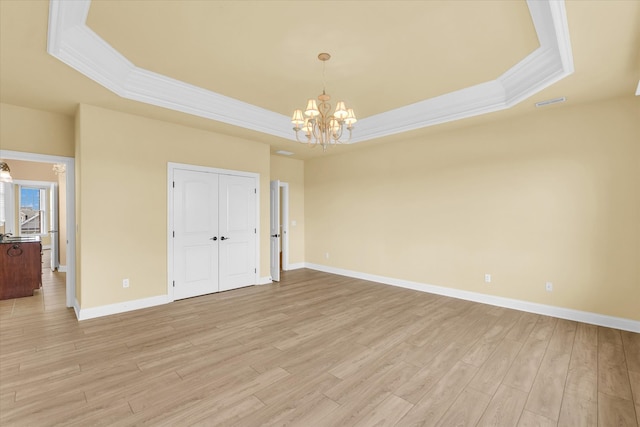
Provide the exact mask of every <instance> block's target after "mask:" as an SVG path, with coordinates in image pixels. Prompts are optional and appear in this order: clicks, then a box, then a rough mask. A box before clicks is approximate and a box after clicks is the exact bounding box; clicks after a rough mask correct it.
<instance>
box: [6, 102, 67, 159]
mask: <svg viewBox="0 0 640 427" xmlns="http://www.w3.org/2000/svg"><path fill="white" fill-rule="evenodd" d="M0 124H1V125H0V149H3V150H11V151H22V152H25V153H38V154H49V155H52V156H66V157H73V153H74V146H73V145H74V128H73V118H72V117H68V116H65V115H62V114H56V113H50V112H47V111H40V110H34V109H31V108H24V107H18V106H15V105H10V104H3V103H0Z"/></svg>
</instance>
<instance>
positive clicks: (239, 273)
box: [219, 175, 257, 291]
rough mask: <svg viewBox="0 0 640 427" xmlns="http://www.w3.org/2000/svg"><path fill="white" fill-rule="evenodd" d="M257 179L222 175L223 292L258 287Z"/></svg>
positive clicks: (221, 262) (221, 245)
mask: <svg viewBox="0 0 640 427" xmlns="http://www.w3.org/2000/svg"><path fill="white" fill-rule="evenodd" d="M256 200H257V194H256V180H255V178H252V177H245V176H233V175H220V193H219V201H220V206H219V209H220V210H219V213H220V222H219V225H220V228H219V232H220V290H221V291H225V290H228V289H235V288H240V287H243V286H249V285H253V284H255V277H256V270H255V269H256V261H255V260H256V208H257V203H256Z"/></svg>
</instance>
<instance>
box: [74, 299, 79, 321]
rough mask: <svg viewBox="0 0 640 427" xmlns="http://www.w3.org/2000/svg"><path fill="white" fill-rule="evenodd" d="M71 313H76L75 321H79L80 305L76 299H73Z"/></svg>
mask: <svg viewBox="0 0 640 427" xmlns="http://www.w3.org/2000/svg"><path fill="white" fill-rule="evenodd" d="M73 311H75V313H76V319H78V320H80V303H79V302H78V298H74V299H73Z"/></svg>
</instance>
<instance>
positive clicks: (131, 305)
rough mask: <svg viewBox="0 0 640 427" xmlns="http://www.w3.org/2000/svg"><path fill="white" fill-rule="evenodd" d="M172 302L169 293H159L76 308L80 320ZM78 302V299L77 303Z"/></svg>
mask: <svg viewBox="0 0 640 427" xmlns="http://www.w3.org/2000/svg"><path fill="white" fill-rule="evenodd" d="M169 302H171V300H170V299H169V297H168V295H158V296H156V297H150V298H143V299H138V300H133V301H125V302H121V303H117V304H109V305H102V306H99V307H91V308H80V310H79V311H78V309H76V316H77V317H78V320H87V319H94V318H96V317H103V316H109V315H111V314H118V313H124V312H127V311H133V310H139V309H141V308H149V307H155V306H157V305H162V304H167V303H169ZM77 304H78V302H77V301H76V305H77Z"/></svg>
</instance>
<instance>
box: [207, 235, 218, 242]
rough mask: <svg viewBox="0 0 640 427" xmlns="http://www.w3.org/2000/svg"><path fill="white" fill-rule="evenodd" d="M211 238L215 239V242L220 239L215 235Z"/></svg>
mask: <svg viewBox="0 0 640 427" xmlns="http://www.w3.org/2000/svg"><path fill="white" fill-rule="evenodd" d="M209 240H213V241H214V242H215V241H216V240H218V236H213V237H212V238H210V239H209Z"/></svg>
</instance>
